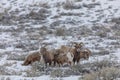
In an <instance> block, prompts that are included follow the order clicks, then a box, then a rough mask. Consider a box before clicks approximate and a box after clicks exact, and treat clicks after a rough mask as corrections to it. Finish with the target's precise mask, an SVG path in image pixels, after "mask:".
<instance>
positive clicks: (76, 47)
mask: <svg viewBox="0 0 120 80" xmlns="http://www.w3.org/2000/svg"><path fill="white" fill-rule="evenodd" d="M72 44H73V45H72V46H66V45H62V46H61V47H60V48H58V49H51V50H48V49H47V48H46V47H45V46H44V47H41V48H40V51H36V52H33V53H31V54H29V55H28V56H27V57H26V58H25V61H24V63H23V64H22V65H29V64H32V63H33V62H35V61H39V62H40V61H43V62H44V64H45V66H46V67H47V66H48V65H49V66H51V65H54V66H56V64H58V65H59V66H63V64H64V63H67V64H68V65H74V64H75V63H77V64H78V63H79V61H80V59H82V58H83V59H87V60H88V59H89V56H90V55H91V51H90V50H89V49H88V48H84V47H83V45H84V44H83V43H82V42H80V43H77V42H72Z"/></svg>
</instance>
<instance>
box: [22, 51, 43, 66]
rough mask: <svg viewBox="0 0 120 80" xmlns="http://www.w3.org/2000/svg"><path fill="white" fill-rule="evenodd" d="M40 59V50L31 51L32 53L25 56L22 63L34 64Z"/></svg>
mask: <svg viewBox="0 0 120 80" xmlns="http://www.w3.org/2000/svg"><path fill="white" fill-rule="evenodd" d="M40 59H41V54H40V53H39V51H36V52H32V53H30V55H28V56H27V57H26V58H25V61H24V63H23V64H22V65H25V66H26V65H29V64H32V63H33V62H35V61H40Z"/></svg>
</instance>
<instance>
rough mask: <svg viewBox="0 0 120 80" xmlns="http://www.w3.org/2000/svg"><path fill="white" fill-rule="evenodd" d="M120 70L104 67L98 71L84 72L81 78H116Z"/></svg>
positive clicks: (97, 79) (84, 79)
mask: <svg viewBox="0 0 120 80" xmlns="http://www.w3.org/2000/svg"><path fill="white" fill-rule="evenodd" d="M119 77H120V70H119V69H118V68H115V67H110V68H109V67H105V68H103V69H102V70H100V71H97V72H92V73H90V74H85V75H84V77H83V80H117V78H119Z"/></svg>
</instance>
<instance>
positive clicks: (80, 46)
mask: <svg viewBox="0 0 120 80" xmlns="http://www.w3.org/2000/svg"><path fill="white" fill-rule="evenodd" d="M73 44H74V47H75V48H76V49H79V48H82V47H83V45H84V44H83V42H80V43H77V42H74V43H73Z"/></svg>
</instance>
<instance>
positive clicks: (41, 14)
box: [28, 8, 50, 20]
mask: <svg viewBox="0 0 120 80" xmlns="http://www.w3.org/2000/svg"><path fill="white" fill-rule="evenodd" d="M49 14H50V11H48V10H47V9H46V8H41V9H40V10H39V11H38V12H35V11H31V12H30V13H29V14H28V17H29V18H31V19H35V20H45V19H46V18H47V17H48V16H49Z"/></svg>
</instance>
